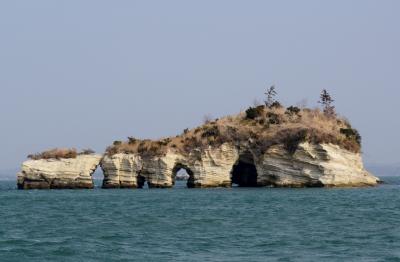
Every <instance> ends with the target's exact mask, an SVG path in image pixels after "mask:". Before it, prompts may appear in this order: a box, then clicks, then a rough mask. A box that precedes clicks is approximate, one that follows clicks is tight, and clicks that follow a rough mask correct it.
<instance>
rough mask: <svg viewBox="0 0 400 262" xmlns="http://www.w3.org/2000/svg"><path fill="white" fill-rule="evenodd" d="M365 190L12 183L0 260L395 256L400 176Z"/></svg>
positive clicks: (2, 194) (5, 190) (0, 198)
mask: <svg viewBox="0 0 400 262" xmlns="http://www.w3.org/2000/svg"><path fill="white" fill-rule="evenodd" d="M382 179H383V180H384V181H385V183H384V184H382V185H379V186H377V187H371V188H301V189H300V188H298V189H289V188H213V189H188V188H186V187H185V182H184V181H179V182H177V184H176V186H175V188H172V189H108V190H106V189H101V188H100V187H99V186H100V183H101V181H96V184H97V187H96V188H95V189H92V190H29V191H21V190H17V189H16V185H15V181H1V182H0V261H182V262H183V261H400V177H383V178H382Z"/></svg>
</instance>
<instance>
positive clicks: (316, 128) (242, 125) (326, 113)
mask: <svg viewBox="0 0 400 262" xmlns="http://www.w3.org/2000/svg"><path fill="white" fill-rule="evenodd" d="M265 96H266V97H265V101H264V104H263V105H255V106H253V107H249V108H248V109H247V110H245V112H241V113H239V114H238V115H234V116H226V117H223V118H220V119H214V120H212V118H211V117H210V116H206V117H205V118H204V124H203V125H202V126H199V127H196V128H193V129H188V128H186V129H184V130H183V133H182V134H180V135H177V136H175V137H167V138H162V139H159V140H150V139H137V138H134V137H128V140H127V141H114V143H113V145H111V146H109V147H108V148H107V149H106V153H107V154H108V155H114V154H118V153H126V154H129V153H137V154H140V155H141V156H143V157H146V156H148V157H151V156H156V155H163V154H165V153H166V151H167V150H168V148H171V149H173V150H175V151H177V152H180V153H189V152H192V151H193V149H202V148H207V147H209V146H211V147H216V146H220V145H222V144H224V143H231V144H234V145H237V146H241V145H243V144H244V143H245V144H246V145H248V146H249V147H250V148H252V149H253V150H257V151H258V152H260V153H261V154H262V153H264V152H265V151H266V150H268V148H270V147H271V146H273V145H279V144H281V145H283V146H284V147H285V149H286V150H287V151H288V152H289V153H294V152H295V151H296V149H297V147H298V145H299V144H300V143H302V142H306V141H307V142H310V143H314V144H319V143H331V144H335V145H339V146H340V147H342V148H344V149H347V150H349V151H351V152H355V153H359V152H360V151H361V136H360V134H359V133H358V131H357V130H356V129H354V128H352V126H351V125H350V123H349V122H348V121H347V120H346V119H345V118H343V117H339V116H338V115H337V114H336V111H335V106H334V105H333V102H334V100H333V99H332V97H331V95H330V94H329V93H328V91H327V90H325V89H324V90H322V92H321V94H320V100H319V101H318V103H319V104H321V106H322V108H321V109H320V108H314V109H310V108H306V107H305V106H302V107H300V106H289V107H284V106H283V105H282V104H281V103H280V102H279V101H278V100H276V96H277V91H276V89H275V87H274V86H271V87H270V88H268V89H267V90H266V92H265ZM93 153H94V151H93V150H91V149H86V150H83V151H81V152H78V151H77V150H76V149H75V148H54V149H51V150H47V151H44V152H41V153H36V154H32V155H29V156H28V158H30V159H33V160H39V159H61V158H76V157H77V156H78V155H82V154H83V155H88V154H93Z"/></svg>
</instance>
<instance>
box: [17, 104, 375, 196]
mask: <svg viewBox="0 0 400 262" xmlns="http://www.w3.org/2000/svg"><path fill="white" fill-rule="evenodd" d="M91 152H92V151H91V150H85V151H84V152H82V153H77V152H76V150H75V149H53V150H48V151H44V152H42V153H38V154H34V155H30V156H29V157H30V158H32V159H37V160H30V161H26V162H25V163H24V164H23V166H22V171H21V173H19V175H18V187H19V188H26V189H29V188H92V187H93V182H92V178H91V174H92V172H93V171H94V170H95V168H96V166H97V165H98V164H99V162H100V160H101V159H102V160H101V163H100V165H101V168H102V170H103V172H104V180H103V188H142V187H143V186H144V185H145V183H147V184H148V186H149V187H150V188H169V187H172V186H173V185H174V183H175V180H176V179H175V178H176V175H177V173H178V171H179V170H180V169H184V170H186V171H187V174H188V175H189V179H188V181H187V186H188V187H230V186H232V184H236V185H238V186H242V187H261V186H269V187H323V186H326V187H333V186H340V187H346V186H351V187H353V186H373V185H376V184H377V183H378V181H379V179H378V178H376V177H374V176H373V175H371V174H369V173H368V172H367V171H366V170H365V169H364V167H363V164H362V159H361V153H360V152H361V135H360V134H359V132H358V131H357V130H356V129H354V128H353V127H352V126H351V124H350V123H349V122H348V121H347V120H346V119H344V118H341V117H340V116H337V115H335V114H331V113H330V114H328V113H326V112H323V111H321V110H319V109H310V108H302V109H300V108H297V107H293V106H291V107H288V108H285V107H283V106H281V105H279V103H278V104H276V105H271V106H265V105H261V106H257V107H254V108H252V107H250V108H248V109H247V110H246V111H245V112H242V113H240V114H238V115H233V116H226V117H222V118H219V119H215V120H213V121H206V122H205V123H204V124H203V125H201V126H199V127H195V128H193V129H185V130H184V131H183V133H182V134H180V135H177V136H171V137H166V138H162V139H159V140H150V139H136V138H134V137H129V138H128V140H127V141H114V143H113V144H112V145H111V146H109V147H108V148H107V150H106V152H105V154H104V156H97V155H84V154H85V153H88V154H90V153H91ZM49 158H52V159H53V160H51V159H50V160H45V159H49ZM56 159H57V160H56Z"/></svg>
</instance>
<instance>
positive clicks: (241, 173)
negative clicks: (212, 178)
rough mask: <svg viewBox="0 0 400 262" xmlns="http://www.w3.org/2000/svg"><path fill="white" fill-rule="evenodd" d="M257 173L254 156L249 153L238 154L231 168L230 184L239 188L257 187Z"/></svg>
mask: <svg viewBox="0 0 400 262" xmlns="http://www.w3.org/2000/svg"><path fill="white" fill-rule="evenodd" d="M257 180H258V172H257V168H256V164H255V161H254V156H253V154H252V153H251V152H250V151H245V152H243V153H240V154H239V158H238V160H237V161H236V163H235V164H234V165H233V167H232V171H231V182H232V184H236V185H238V186H240V187H256V186H258V182H257Z"/></svg>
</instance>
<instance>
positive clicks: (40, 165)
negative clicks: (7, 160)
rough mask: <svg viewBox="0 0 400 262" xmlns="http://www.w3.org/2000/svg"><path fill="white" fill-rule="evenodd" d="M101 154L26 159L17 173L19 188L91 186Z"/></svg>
mask: <svg viewBox="0 0 400 262" xmlns="http://www.w3.org/2000/svg"><path fill="white" fill-rule="evenodd" d="M101 158H102V156H101V155H78V156H77V157H76V158H62V159H40V160H27V161H25V162H24V163H23V164H22V167H21V171H20V172H19V173H18V174H17V184H18V188H20V189H62V188H93V179H92V174H93V172H94V171H95V170H96V168H97V166H98V165H99V163H100V160H101Z"/></svg>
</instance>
